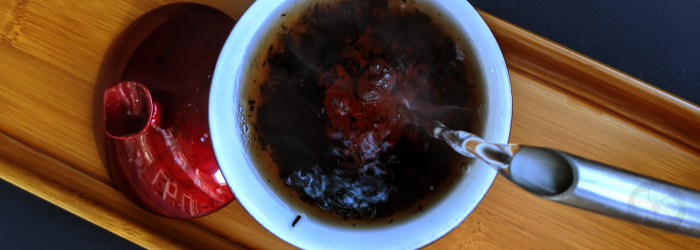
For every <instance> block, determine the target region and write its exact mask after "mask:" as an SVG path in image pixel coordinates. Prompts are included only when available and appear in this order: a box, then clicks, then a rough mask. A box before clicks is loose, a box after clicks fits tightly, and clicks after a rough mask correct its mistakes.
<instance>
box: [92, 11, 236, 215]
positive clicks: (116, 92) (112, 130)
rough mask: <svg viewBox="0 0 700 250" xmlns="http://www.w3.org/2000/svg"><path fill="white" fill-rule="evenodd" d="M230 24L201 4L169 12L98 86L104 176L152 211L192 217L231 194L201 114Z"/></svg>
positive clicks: (205, 111)
mask: <svg viewBox="0 0 700 250" xmlns="http://www.w3.org/2000/svg"><path fill="white" fill-rule="evenodd" d="M234 24H235V21H234V20H233V19H232V18H230V17H228V16H227V15H225V14H224V13H222V12H220V11H217V10H214V9H212V8H209V7H204V6H202V7H195V8H191V9H189V10H187V11H185V12H183V13H181V14H179V15H177V16H175V17H174V18H172V19H170V20H168V21H167V22H165V23H164V24H163V25H161V26H160V27H159V28H158V29H156V30H155V31H154V32H153V33H152V34H151V35H150V36H148V38H146V39H145V40H144V41H143V42H142V43H141V44H140V45H139V47H138V48H137V49H136V51H135V52H134V54H133V55H132V57H131V59H130V60H129V62H128V64H127V65H126V68H125V70H124V73H123V75H122V82H119V83H115V84H114V85H111V86H109V87H108V88H107V89H106V91H105V92H104V95H103V98H104V102H103V104H104V107H103V108H104V112H105V113H104V117H105V120H104V122H105V126H104V128H105V131H106V134H107V135H108V136H109V138H108V139H107V141H106V143H107V147H106V151H107V152H106V155H107V159H106V161H107V165H108V167H109V169H110V174H111V176H112V179H113V180H114V182H115V183H116V185H117V186H118V187H119V189H120V190H121V191H122V192H123V193H125V195H127V196H128V197H129V198H130V199H131V200H133V201H134V202H136V203H137V204H139V205H140V206H141V207H143V208H145V209H147V210H149V211H151V212H153V213H156V214H159V215H162V216H166V217H173V218H195V217H199V216H203V215H207V214H209V213H212V212H215V211H217V210H219V209H221V208H222V207H224V206H225V205H227V204H228V203H229V202H231V201H232V200H233V199H234V196H233V193H232V192H231V190H230V188H229V187H228V185H227V184H226V181H225V180H224V178H223V176H222V174H221V172H220V170H219V166H218V165H217V162H216V158H215V157H214V151H213V148H212V144H211V138H210V133H209V120H208V117H207V115H208V101H209V89H210V86H211V78H212V74H213V72H214V67H215V66H216V62H217V59H218V56H219V52H220V51H221V48H222V47H223V45H224V43H225V41H226V39H227V38H228V35H229V33H230V32H231V30H232V29H233V26H234Z"/></svg>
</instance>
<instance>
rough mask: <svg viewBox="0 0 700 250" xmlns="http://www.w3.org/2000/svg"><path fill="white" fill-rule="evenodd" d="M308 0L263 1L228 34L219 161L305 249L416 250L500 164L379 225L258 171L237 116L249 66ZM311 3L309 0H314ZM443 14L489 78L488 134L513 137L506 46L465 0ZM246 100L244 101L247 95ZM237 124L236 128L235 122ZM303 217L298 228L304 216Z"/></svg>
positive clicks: (213, 119)
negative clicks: (298, 193)
mask: <svg viewBox="0 0 700 250" xmlns="http://www.w3.org/2000/svg"><path fill="white" fill-rule="evenodd" d="M302 2H305V1H302V0H297V1H293V0H290V1H284V0H260V1H257V2H255V3H254V4H253V5H252V6H251V7H250V8H249V9H248V10H247V11H246V12H245V14H244V15H243V16H242V17H241V19H240V20H239V21H238V23H237V24H236V26H235V28H234V30H233V32H232V33H231V35H230V36H229V38H228V40H227V41H226V45H225V46H224V48H223V50H222V52H221V54H220V56H219V61H218V63H217V66H216V70H215V73H214V79H213V83H212V88H211V94H210V103H209V122H210V129H211V134H212V142H213V144H214V151H215V152H216V158H217V160H218V162H219V166H220V167H221V170H222V172H223V175H224V177H225V178H226V180H227V181H228V184H229V186H230V187H231V189H232V190H233V192H234V194H235V195H236V198H237V199H238V201H239V202H240V203H241V205H242V206H243V207H244V208H245V209H246V210H247V211H248V213H250V215H251V216H253V218H255V220H257V221H258V222H259V223H260V224H261V225H262V226H263V227H265V228H266V229H267V230H268V231H270V232H271V233H273V234H275V235H276V236H278V237H280V238H281V239H283V240H284V241H286V242H288V243H290V244H293V245H295V246H297V247H300V248H304V249H328V248H333V249H342V248H353V249H356V248H363V249H367V248H381V249H409V248H417V247H421V246H423V245H425V244H428V243H431V242H433V241H435V240H437V239H439V238H440V237H442V236H443V235H445V234H447V233H448V232H449V231H451V230H452V229H454V228H455V227H456V226H457V225H459V224H460V223H461V222H462V221H463V220H464V219H465V218H466V217H467V215H469V214H470V213H471V212H472V211H473V210H474V208H475V207H476V205H477V204H478V203H479V202H480V201H481V199H482V198H483V197H484V195H485V194H486V191H487V190H488V189H489V187H490V186H491V184H492V182H493V180H494V178H495V175H496V171H494V170H493V169H491V168H490V167H489V166H487V165H486V164H484V163H482V162H477V163H476V164H474V166H472V167H471V168H470V170H469V171H468V172H467V174H466V175H467V176H465V178H463V179H462V180H461V181H460V182H458V183H455V185H457V186H456V187H455V188H454V189H453V191H452V192H450V193H448V194H447V195H446V197H445V198H444V199H442V201H441V202H438V203H437V204H434V205H433V207H432V208H431V209H428V210H425V211H424V212H423V213H422V214H420V215H419V216H416V217H414V218H412V219H411V220H410V221H408V222H406V223H396V224H393V225H391V226H385V227H377V228H365V227H363V228H361V229H360V228H343V227H329V226H328V225H327V224H324V223H321V222H317V221H314V220H313V219H310V218H307V217H306V216H305V215H303V212H301V211H295V209H293V208H292V207H291V206H288V205H286V204H285V203H284V202H282V201H281V200H280V199H279V198H277V196H276V194H275V193H273V192H272V191H271V190H270V188H269V186H268V185H267V184H266V183H265V182H264V180H263V179H262V178H261V177H260V176H259V175H258V174H257V172H256V170H255V168H254V166H253V165H252V164H251V161H250V160H249V159H248V157H247V155H246V151H245V150H244V148H243V143H242V138H243V137H244V136H242V135H241V133H240V131H241V129H240V127H241V125H242V124H240V123H239V122H238V121H237V118H236V117H237V112H238V111H237V110H238V104H237V103H238V101H239V100H238V97H239V96H240V95H239V92H240V91H241V89H242V82H241V79H243V77H244V75H245V72H244V69H245V68H246V66H247V65H249V64H250V61H251V60H252V58H251V57H254V56H255V54H254V53H255V51H254V50H255V49H256V48H257V46H256V45H257V44H260V43H263V42H264V39H263V38H264V36H265V35H266V34H267V33H266V32H267V30H270V29H274V28H273V27H278V25H279V24H280V19H279V17H280V15H281V14H282V13H285V12H288V11H289V10H290V9H292V8H299V7H300V6H301V5H302ZM308 2H310V1H308ZM435 2H436V3H435V5H437V10H439V11H440V12H441V13H442V16H446V15H447V16H448V17H452V18H453V21H454V23H455V25H456V26H457V27H460V26H461V30H456V32H459V33H461V34H463V35H462V36H461V37H464V38H468V39H469V41H470V42H471V44H472V45H473V46H474V48H475V51H474V52H475V53H476V58H477V61H478V63H479V67H480V70H481V73H482V74H483V75H482V79H483V80H484V81H485V83H486V88H485V92H486V93H485V96H486V98H485V99H486V100H485V102H486V104H485V107H484V115H483V119H484V126H483V127H484V128H483V134H482V135H483V137H484V139H485V140H487V141H490V142H495V143H507V141H508V136H509V133H510V124H511V115H512V102H511V89H510V81H509V78H508V72H507V69H506V65H505V61H504V60H503V56H502V54H501V51H500V49H499V47H498V44H497V43H496V40H495V38H494V37H493V35H492V34H491V32H490V30H489V28H488V27H487V26H486V23H484V21H483V19H482V18H481V16H479V14H478V13H477V12H476V10H475V9H474V8H473V7H472V6H471V5H470V4H469V3H468V2H467V1H464V0H438V1H435ZM241 101H245V100H241ZM232 128H235V129H232ZM300 214H301V215H302V219H301V220H300V221H299V223H297V224H296V226H295V227H292V222H293V221H294V219H295V218H296V216H297V215H300Z"/></svg>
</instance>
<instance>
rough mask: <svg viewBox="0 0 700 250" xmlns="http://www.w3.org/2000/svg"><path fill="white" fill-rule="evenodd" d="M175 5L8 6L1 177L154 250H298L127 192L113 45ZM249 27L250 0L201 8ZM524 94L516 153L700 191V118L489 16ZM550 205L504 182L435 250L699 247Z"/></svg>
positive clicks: (226, 214) (226, 218)
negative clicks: (118, 178)
mask: <svg viewBox="0 0 700 250" xmlns="http://www.w3.org/2000/svg"><path fill="white" fill-rule="evenodd" d="M175 2H179V1H176V0H124V1H94V0H76V1H68V0H9V1H0V178H3V179H5V180H7V181H9V182H11V183H13V184H14V185H17V186H19V187H21V188H23V189H25V190H27V191H29V192H31V193H33V194H35V195H38V196H40V197H42V198H44V199H46V200H48V201H50V202H52V203H53V204H56V205H57V206H60V207H62V208H64V209H66V210H68V211H71V212H72V213H75V214H77V215H78V216H80V217H82V218H84V219H86V220H89V221H91V222H93V223H95V224H97V225H99V226H101V227H103V228H105V229H107V230H110V231H112V232H114V233H116V234H118V235H120V236H122V237H124V238H126V239H128V240H131V241H133V242H135V243H137V244H139V245H141V246H144V247H146V248H154V249H156V248H166V249H173V248H199V249H227V248H255V249H287V248H292V246H290V245H288V244H286V243H285V242H283V241H281V240H280V239H278V238H277V237H275V236H274V235H272V234H270V233H269V232H267V231H266V230H265V229H263V228H262V227H261V226H260V225H259V224H258V223H256V222H255V220H253V218H252V217H250V216H249V215H248V214H247V212H246V211H245V210H244V209H243V208H242V207H241V206H240V205H239V204H238V203H237V202H233V203H232V204H230V205H229V206H227V207H226V208H224V209H223V210H222V211H219V212H217V213H214V214H212V215H210V216H206V217H203V218H200V219H195V220H190V221H185V220H173V219H166V218H162V217H158V216H155V215H152V214H149V213H148V212H146V211H144V210H142V209H140V208H139V207H137V206H136V205H134V204H133V203H132V202H130V201H129V200H128V199H127V198H126V197H125V196H123V195H121V194H120V193H119V192H118V191H117V190H116V188H115V187H114V185H113V183H112V182H111V180H110V178H109V175H108V174H107V171H106V169H105V167H104V166H103V165H102V162H101V160H100V156H99V153H98V151H97V145H96V143H95V139H94V135H93V130H92V108H93V106H92V104H93V94H94V93H93V92H94V87H95V85H96V83H97V82H98V76H99V75H100V69H101V66H102V63H103V60H104V58H105V56H107V54H108V50H109V49H110V45H111V44H113V43H114V42H115V41H116V40H117V39H118V37H119V35H120V34H121V33H122V32H124V30H125V29H126V27H127V26H128V25H129V24H130V23H132V22H133V21H134V20H136V19H137V18H139V17H140V16H142V15H144V14H145V13H147V12H148V11H150V10H153V9H155V8H157V7H160V6H163V5H167V4H171V3H175ZM191 2H195V3H201V4H205V5H209V6H212V7H215V8H217V9H219V10H221V11H223V12H225V13H227V14H228V15H230V16H231V17H233V18H236V19H237V18H239V17H240V15H242V13H243V12H244V11H245V9H246V8H247V7H248V6H249V5H250V4H251V3H252V1H248V0H195V1H191ZM481 14H482V16H483V17H484V19H485V20H486V22H487V24H488V25H489V26H490V27H491V29H492V31H493V32H494V35H495V36H496V39H497V40H498V42H499V45H500V46H501V48H502V50H503V53H504V56H505V59H506V62H507V64H508V67H509V73H510V77H511V83H512V87H513V104H514V113H513V124H512V126H513V129H512V134H511V142H514V143H523V144H530V145H535V146H546V147H553V148H557V149H561V150H564V151H568V152H570V153H574V154H578V155H581V156H584V157H588V158H591V159H593V160H597V161H601V162H605V163H608V164H611V165H615V166H619V167H621V168H624V169H628V170H631V171H635V172H639V173H641V174H645V175H650V176H654V177H657V178H659V179H662V180H666V181H669V182H672V183H677V184H680V185H684V186H687V187H690V188H694V189H700V181H698V180H700V164H699V163H700V138H699V137H700V109H699V108H698V107H697V106H695V105H693V104H690V103H687V102H685V101H683V100H681V99H679V98H677V97H675V96H673V95H670V94H668V93H666V92H664V91H661V90H659V89H656V88H654V87H652V86H649V85H648V84H646V83H644V82H641V81H639V80H637V79H636V78H634V77H631V76H629V75H626V74H624V73H621V72H619V71H617V70H615V69H612V68H609V67H607V66H605V65H603V64H601V63H599V62H596V61H594V60H591V59H589V58H587V57H584V56H582V55H580V54H578V53H576V52H573V51H571V50H568V49H567V48H564V47H562V46H561V45H558V44H556V43H553V42H551V41H548V40H546V39H543V38H541V37H539V36H536V35H534V34H532V33H530V32H527V31H525V30H523V29H520V28H518V27H516V26H514V25H512V24H509V23H507V22H505V21H502V20H500V19H498V18H495V17H493V16H491V15H489V14H487V13H483V12H482V13H481ZM659 233H660V231H656V230H652V229H646V228H642V227H638V226H635V225H633V224H631V223H627V222H623V221H619V220H616V219H612V218H607V217H604V216H601V215H597V214H593V213H590V212H586V211H581V210H577V209H574V208H570V207H567V206H564V205H560V204H557V203H553V202H549V201H546V200H542V199H538V198H536V197H534V196H532V195H530V194H528V193H526V192H525V191H522V190H520V189H519V188H517V187H516V186H514V185H513V184H511V183H509V182H508V181H506V180H505V179H502V178H501V177H498V178H497V179H496V181H495V182H494V184H493V186H492V188H491V190H490V191H489V192H488V194H487V195H486V197H485V198H484V200H483V201H482V203H481V204H480V205H479V206H478V207H477V208H476V210H475V211H474V212H473V213H472V214H471V215H470V216H469V217H468V218H467V219H466V220H465V221H464V222H463V223H462V224H461V225H460V226H459V227H458V228H456V229H455V230H454V231H452V232H451V233H449V234H448V235H446V236H445V237H443V238H442V239H440V240H438V241H437V242H435V243H433V244H431V245H430V246H428V247H427V248H430V249H455V248H474V249H493V248H497V249H523V248H525V249H562V248H566V249H568V248H584V249H611V248H618V249H619V248H634V249H668V248H678V249H698V248H700V240H698V239H693V238H688V237H684V236H679V235H673V234H661V235H658V234H659Z"/></svg>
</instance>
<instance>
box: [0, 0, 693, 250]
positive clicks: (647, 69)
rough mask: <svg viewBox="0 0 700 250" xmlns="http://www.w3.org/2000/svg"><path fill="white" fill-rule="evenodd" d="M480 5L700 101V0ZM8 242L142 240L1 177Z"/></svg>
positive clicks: (510, 0) (122, 243) (125, 245)
mask: <svg viewBox="0 0 700 250" xmlns="http://www.w3.org/2000/svg"><path fill="white" fill-rule="evenodd" d="M470 2H471V3H472V4H473V5H474V6H475V7H477V8H480V9H482V10H484V11H487V12H489V13H491V14H493V15H495V16H498V17H500V18H502V19H505V20H506V21H509V22H511V23H514V24H515V25H518V26H520V27H523V28H525V29H528V30H530V31H532V32H534V33H537V34H539V35H541V36H544V37H546V38H548V39H551V40H553V41H555V42H557V43H560V44H563V45H564V46H567V47H569V48H571V49H573V50H575V51H578V52H580V53H582V54H584V55H587V56H589V57H592V58H593V59H596V60H598V61H601V62H603V63H605V64H608V65H610V66H612V67H613V68H617V69H619V70H622V71H624V72H626V73H628V74H630V75H633V76H635V77H638V78H640V79H642V80H644V81H646V82H648V83H651V84H653V85H656V86H658V87H659V88H661V89H664V90H666V91H669V92H671V93H673V94H675V95H677V96H680V97H681V98H684V99H686V100H688V101H690V102H694V103H700V84H698V83H699V82H698V80H700V1H698V0H586V1H561V0H471V1H470ZM0 200H2V202H1V203H0V204H2V205H0V248H1V249H48V248H58V249H137V248H139V247H138V246H136V245H134V244H133V243H131V242H129V241H126V240H124V239H122V238H120V237H119V236H117V235H114V234H112V233H110V232H108V231H106V230H104V229H102V228H100V227H97V226H95V225H93V224H92V223H90V222H87V221H85V220H83V219H81V218H79V217H77V216H75V215H73V214H71V213H69V212H67V211H65V210H63V209H61V208H59V207H56V206H54V205H52V204H50V203H48V202H46V201H44V200H42V199H40V198H38V197H36V196H34V195H32V194H30V193H27V192H25V191H23V190H21V189H19V188H17V187H15V186H13V185H11V184H9V183H7V182H5V181H2V180H0Z"/></svg>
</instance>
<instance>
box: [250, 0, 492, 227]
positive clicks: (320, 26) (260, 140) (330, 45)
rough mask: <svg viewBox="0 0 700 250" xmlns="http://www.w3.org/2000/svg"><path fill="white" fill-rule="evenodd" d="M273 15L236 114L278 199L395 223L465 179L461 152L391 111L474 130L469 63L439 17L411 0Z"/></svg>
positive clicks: (344, 218) (476, 96)
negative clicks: (274, 25) (275, 22)
mask: <svg viewBox="0 0 700 250" xmlns="http://www.w3.org/2000/svg"><path fill="white" fill-rule="evenodd" d="M279 18H283V19H284V23H283V24H281V25H280V26H279V30H278V31H277V32H276V33H274V34H272V35H270V36H269V43H267V44H260V49H259V52H258V54H257V55H256V57H255V58H256V59H255V61H254V63H253V65H251V66H250V69H251V71H250V73H249V75H248V76H246V78H245V80H244V82H245V83H246V86H247V90H246V91H244V92H243V95H245V96H243V97H242V98H243V99H244V100H248V101H247V103H240V107H239V112H241V113H239V119H242V120H244V123H246V124H247V125H248V126H247V127H248V128H250V129H249V131H248V133H249V138H250V140H249V141H248V142H247V146H248V151H249V155H251V156H252V157H251V160H252V162H253V163H254V165H255V166H256V168H257V169H258V172H259V174H260V176H261V177H262V178H265V181H267V182H268V183H269V184H270V188H271V189H272V190H274V191H275V193H276V194H277V195H278V197H280V199H282V200H284V201H285V202H286V203H287V204H290V205H292V206H294V207H295V208H297V209H299V210H300V211H302V212H303V213H304V214H306V215H307V216H311V217H315V218H319V219H322V220H324V221H329V222H332V223H334V224H337V223H341V224H346V225H350V224H352V225H353V226H354V225H358V226H359V225H360V224H362V225H366V224H369V223H374V224H376V222H377V221H381V222H386V223H399V222H401V220H402V218H405V217H406V215H410V214H416V213H421V212H422V211H424V210H426V209H430V208H431V205H432V204H434V202H436V201H438V200H439V199H440V198H441V197H442V196H443V195H444V194H445V193H446V192H447V191H449V190H450V188H451V187H452V186H453V185H455V183H456V182H458V181H460V180H461V177H462V176H463V175H464V173H463V172H462V171H460V166H462V165H463V164H465V162H466V161H468V160H467V159H465V158H464V157H463V156H460V155H459V154H457V153H455V152H454V151H453V150H452V149H451V148H450V146H449V145H447V144H446V143H444V142H442V141H439V140H436V139H433V138H432V137H431V136H430V135H428V134H427V133H425V132H424V131H423V130H422V129H421V128H420V127H418V126H417V125H416V124H414V123H415V122H412V121H411V119H409V116H407V115H406V114H402V113H401V112H399V110H400V109H398V108H397V107H399V106H400V105H404V106H409V107H410V108H411V109H412V110H417V111H419V112H420V113H422V114H423V115H424V116H426V117H429V118H431V119H435V120H438V121H441V122H442V123H444V124H445V125H447V126H449V127H451V128H454V129H461V130H468V131H478V127H477V126H476V124H477V123H478V122H480V121H478V115H479V112H478V111H477V108H478V106H479V105H480V103H481V99H480V95H481V93H482V90H481V86H480V85H479V83H478V81H477V78H476V77H475V76H476V75H478V74H477V72H476V67H474V65H476V62H474V59H473V55H472V49H471V47H470V44H468V43H465V42H464V39H462V38H460V37H458V36H455V35H453V34H451V31H452V27H451V26H450V24H449V23H448V22H447V21H448V18H447V17H442V14H441V13H439V11H436V10H434V9H430V8H425V7H420V8H419V7H418V6H417V4H416V3H412V2H411V1H406V2H403V1H385V0H384V1H382V0H380V1H375V0H372V1H370V0H356V1H330V2H323V1H320V2H316V3H313V4H311V5H305V6H302V7H301V8H299V11H297V12H296V13H285V14H283V15H281V16H280V17H279ZM291 219H293V218H290V220H291ZM368 221H370V222H368Z"/></svg>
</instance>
